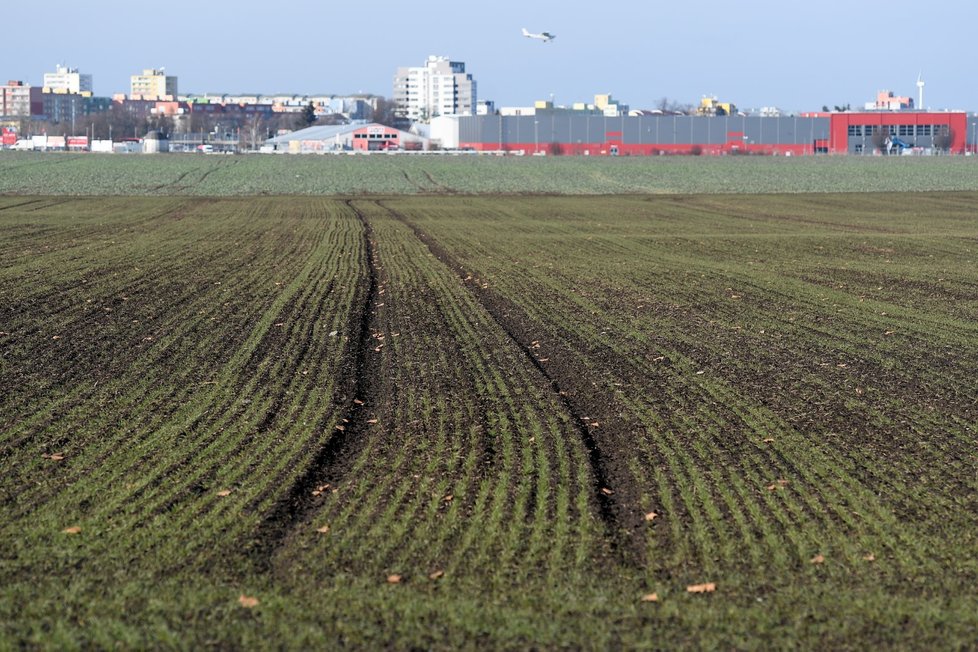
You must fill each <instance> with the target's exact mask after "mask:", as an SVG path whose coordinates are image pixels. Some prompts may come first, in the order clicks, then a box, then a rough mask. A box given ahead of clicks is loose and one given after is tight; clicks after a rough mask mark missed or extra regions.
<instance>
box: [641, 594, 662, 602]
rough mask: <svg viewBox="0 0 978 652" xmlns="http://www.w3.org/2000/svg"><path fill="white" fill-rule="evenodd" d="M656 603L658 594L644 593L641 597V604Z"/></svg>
mask: <svg viewBox="0 0 978 652" xmlns="http://www.w3.org/2000/svg"><path fill="white" fill-rule="evenodd" d="M658 601H659V594H658V593H646V594H645V595H643V596H642V602H658Z"/></svg>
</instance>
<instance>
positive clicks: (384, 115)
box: [370, 97, 397, 127]
mask: <svg viewBox="0 0 978 652" xmlns="http://www.w3.org/2000/svg"><path fill="white" fill-rule="evenodd" d="M396 106H397V105H396V104H394V101H393V100H389V99H387V98H386V97H378V98H377V99H376V102H375V106H374V110H373V113H372V114H371V116H370V121H371V122H376V123H378V124H382V125H386V126H388V127H393V126H395V125H394V123H395V115H394V111H395V108H396Z"/></svg>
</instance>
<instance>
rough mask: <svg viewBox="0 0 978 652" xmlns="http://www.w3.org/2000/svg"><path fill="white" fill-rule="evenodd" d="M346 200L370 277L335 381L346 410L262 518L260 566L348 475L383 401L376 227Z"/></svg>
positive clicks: (254, 549) (254, 552) (266, 566)
mask: <svg viewBox="0 0 978 652" xmlns="http://www.w3.org/2000/svg"><path fill="white" fill-rule="evenodd" d="M345 203H346V205H347V207H349V208H350V210H351V211H353V213H354V214H355V215H356V216H357V219H358V220H359V221H360V224H361V226H362V228H363V242H364V259H365V263H366V268H367V279H366V283H365V284H364V286H363V288H362V290H361V293H362V297H361V298H360V299H359V300H358V301H356V302H355V303H354V305H356V306H359V308H358V309H356V310H354V311H353V312H352V316H351V320H350V323H351V329H350V331H351V332H352V336H351V338H350V341H351V345H350V350H349V352H348V354H347V355H346V356H344V358H345V359H347V360H349V361H350V362H348V363H347V364H345V365H344V368H343V370H342V379H341V380H340V382H339V383H337V389H336V393H335V395H334V396H335V398H334V405H335V406H336V408H337V409H336V412H337V413H338V414H340V415H342V416H341V417H340V420H339V422H338V423H337V426H338V427H337V428H336V429H335V430H333V431H332V432H330V433H329V436H328V439H327V440H326V442H325V443H324V444H323V445H322V446H321V448H320V449H319V450H318V451H317V452H316V453H315V455H314V456H313V458H312V460H311V461H310V463H309V464H308V466H307V467H306V470H305V471H304V472H303V473H302V474H301V475H300V476H299V477H298V478H297V479H296V480H295V482H293V484H292V486H291V487H290V488H289V490H288V491H287V492H286V493H285V494H284V495H283V497H282V498H280V499H279V500H278V501H277V502H276V503H275V505H274V506H273V507H272V509H271V510H270V511H269V512H268V514H267V515H266V516H265V517H264V518H263V519H262V521H261V524H260V525H259V527H258V531H257V533H256V536H255V538H254V539H253V541H252V545H251V547H250V549H249V551H248V554H249V557H250V558H251V560H252V562H253V563H254V564H255V566H256V567H257V568H258V569H260V570H261V571H269V570H271V568H272V558H273V556H274V554H275V551H276V550H278V549H279V548H281V547H282V545H283V543H284V542H285V541H286V538H287V537H288V536H289V534H290V532H292V531H293V530H294V529H295V528H296V527H297V526H298V525H300V524H301V523H303V522H305V521H307V520H309V519H310V518H311V517H312V515H313V514H314V513H315V511H316V508H317V506H318V505H319V502H320V500H319V499H317V497H316V496H314V495H313V492H314V491H315V490H316V488H317V487H319V486H322V485H326V484H331V485H336V484H337V483H338V481H339V480H340V479H341V478H342V477H344V475H345V467H346V466H347V463H348V461H349V460H351V459H354V458H355V456H356V453H357V452H358V450H355V449H358V448H359V447H360V446H362V445H363V442H364V441H365V440H366V433H367V431H368V430H369V429H370V428H371V424H369V423H367V421H368V419H370V417H371V412H370V410H372V409H373V408H374V407H375V406H374V404H375V403H378V402H379V401H377V400H376V397H377V396H379V394H380V392H379V388H378V383H380V382H381V381H382V377H381V369H380V358H379V356H371V355H369V353H370V352H371V350H372V349H373V344H372V343H371V339H372V338H373V333H375V332H377V331H378V330H381V329H380V328H379V327H378V326H377V324H376V322H377V308H378V305H377V304H378V303H380V295H379V292H378V289H379V276H380V274H379V270H378V266H377V260H376V253H375V249H374V242H373V229H371V227H370V223H369V222H368V221H367V219H366V217H365V216H364V215H363V213H361V212H360V211H358V210H357V209H356V208H355V207H354V206H353V202H352V200H347V201H346V202H345ZM340 428H342V430H341V429H340Z"/></svg>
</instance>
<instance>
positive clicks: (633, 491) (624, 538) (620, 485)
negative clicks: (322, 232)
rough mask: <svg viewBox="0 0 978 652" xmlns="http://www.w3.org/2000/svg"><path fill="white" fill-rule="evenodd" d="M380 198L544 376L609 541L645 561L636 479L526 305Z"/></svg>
mask: <svg viewBox="0 0 978 652" xmlns="http://www.w3.org/2000/svg"><path fill="white" fill-rule="evenodd" d="M377 204H378V205H379V206H381V207H383V208H384V209H385V210H387V211H388V212H389V213H390V214H391V215H392V216H393V217H394V218H395V219H397V220H398V221H400V222H401V223H402V224H404V225H405V226H407V227H408V228H410V229H411V231H412V232H413V233H414V235H415V237H417V238H418V239H419V240H420V241H421V242H422V243H423V244H424V245H425V246H426V247H427V248H428V250H429V251H430V252H431V253H432V255H433V256H434V257H435V258H436V259H437V260H439V261H441V263H442V264H444V265H445V266H446V267H448V268H449V269H451V270H452V271H453V272H454V273H455V274H456V275H457V276H458V277H459V280H460V281H462V284H463V286H464V287H465V288H466V289H467V290H468V291H469V292H470V293H472V295H473V297H474V298H475V300H476V301H477V302H478V303H479V305H480V306H482V308H483V309H484V310H485V311H486V312H487V313H488V314H489V316H490V317H491V318H492V319H493V321H494V322H495V323H496V325H497V326H498V327H499V328H500V329H501V330H502V331H503V332H504V333H506V335H507V337H508V338H509V339H510V340H511V341H512V342H513V343H514V344H515V345H516V346H517V347H518V348H519V349H520V350H521V351H522V352H523V355H524V356H525V358H526V360H527V361H528V362H529V363H530V364H531V365H532V366H533V368H535V369H536V370H537V371H538V372H539V373H540V375H541V376H542V377H543V378H544V379H546V381H547V384H548V385H549V387H550V389H551V391H552V392H553V395H554V397H555V399H556V400H557V402H558V403H559V404H560V406H561V407H562V408H563V409H564V411H565V412H566V413H567V414H568V415H569V416H570V420H571V424H572V426H573V428H574V430H575V431H576V433H577V435H578V436H579V437H580V440H581V442H582V443H583V445H584V448H585V450H586V452H587V459H588V465H589V467H590V471H591V476H592V487H593V489H592V501H593V504H594V506H595V510H596V512H597V515H598V516H599V518H600V520H601V521H602V523H603V525H604V529H605V533H606V538H607V541H608V542H609V544H610V545H611V546H612V548H613V549H614V551H615V552H616V553H617V554H618V555H619V556H620V557H621V559H622V561H624V562H626V563H630V564H635V565H641V564H642V563H643V562H644V557H645V545H644V538H643V537H642V536H634V534H635V533H636V532H641V527H642V518H643V517H642V514H641V511H640V510H638V509H637V505H638V496H639V492H638V488H637V487H634V486H633V484H634V482H633V481H632V480H630V479H629V474H628V472H627V470H626V469H624V468H618V465H616V464H614V461H615V459H616V458H615V456H614V455H613V446H612V444H611V442H610V441H607V440H603V438H602V439H599V437H600V435H597V436H596V434H595V430H597V429H596V428H595V427H594V421H593V420H591V419H590V418H589V417H587V416H586V414H587V413H586V412H584V408H583V406H581V405H578V403H577V401H575V400H573V399H572V398H571V397H570V392H569V391H568V390H569V389H570V388H571V387H572V386H574V384H575V383H573V382H572V381H573V376H571V375H569V373H562V372H560V371H559V370H558V371H555V367H553V366H550V365H546V364H544V362H545V360H541V359H540V358H538V357H537V356H535V355H534V350H535V349H534V344H535V342H536V339H535V337H534V334H533V329H532V327H531V326H528V325H527V323H525V321H524V320H521V316H522V311H521V310H520V309H519V307H518V306H516V305H515V304H513V303H512V302H511V301H509V300H508V299H506V298H504V297H502V296H501V295H499V294H498V293H496V292H493V291H492V290H491V289H488V288H484V287H481V286H478V287H473V286H472V285H471V284H470V283H468V282H467V278H466V273H465V271H464V268H463V266H462V265H460V264H459V262H458V261H457V260H456V259H455V258H454V256H452V254H451V253H449V252H448V251H447V250H446V249H445V248H444V247H442V246H441V245H440V244H439V243H438V242H437V240H435V239H434V238H433V237H432V236H430V235H428V234H427V233H425V232H424V231H422V230H421V228H420V227H418V226H417V225H416V224H414V223H413V222H412V221H411V220H410V219H409V218H407V217H406V216H405V215H403V214H401V213H398V212H397V211H395V210H394V209H392V208H390V207H388V206H386V205H384V204H383V203H382V202H377ZM527 321H528V320H527ZM578 384H580V383H578ZM599 432H600V431H599Z"/></svg>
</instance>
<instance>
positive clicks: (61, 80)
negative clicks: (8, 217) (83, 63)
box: [44, 66, 92, 94]
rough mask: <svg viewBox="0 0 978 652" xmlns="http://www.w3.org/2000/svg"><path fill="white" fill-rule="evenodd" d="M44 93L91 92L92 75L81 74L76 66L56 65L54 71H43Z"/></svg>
mask: <svg viewBox="0 0 978 652" xmlns="http://www.w3.org/2000/svg"><path fill="white" fill-rule="evenodd" d="M44 92H45V93H74V94H82V93H91V92H92V76H91V75H83V74H81V73H80V72H78V69H77V68H69V67H67V66H56V68H55V72H47V73H44Z"/></svg>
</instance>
